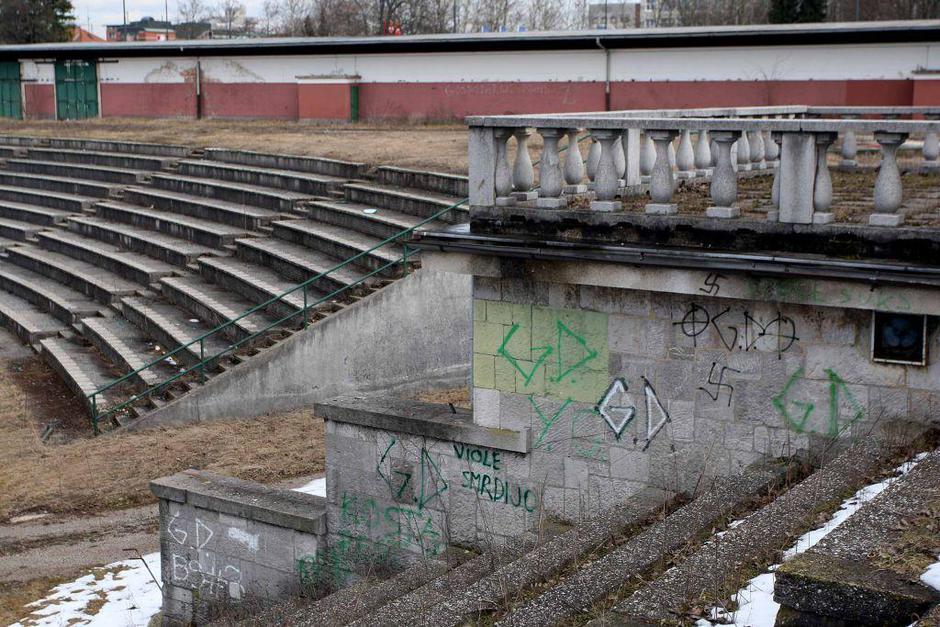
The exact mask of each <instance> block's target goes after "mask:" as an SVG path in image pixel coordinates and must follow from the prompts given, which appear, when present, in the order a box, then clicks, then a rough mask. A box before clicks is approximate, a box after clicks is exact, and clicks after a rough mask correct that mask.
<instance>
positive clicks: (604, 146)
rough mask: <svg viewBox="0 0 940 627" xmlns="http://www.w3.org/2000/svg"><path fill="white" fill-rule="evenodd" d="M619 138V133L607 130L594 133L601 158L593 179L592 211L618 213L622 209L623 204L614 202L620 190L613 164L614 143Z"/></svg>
mask: <svg viewBox="0 0 940 627" xmlns="http://www.w3.org/2000/svg"><path fill="white" fill-rule="evenodd" d="M619 136H620V132H619V131H613V130H608V129H601V130H597V131H594V137H595V138H597V140H598V142H600V145H601V156H600V159H599V160H598V163H597V173H596V175H595V177H594V194H595V197H596V200H593V201H591V209H592V210H593V211H620V210H621V209H623V204H622V203H621V202H620V201H618V200H616V198H617V192H618V191H619V189H620V177H619V176H618V174H617V166H616V164H615V163H614V141H616V140H617V138H618V137H619Z"/></svg>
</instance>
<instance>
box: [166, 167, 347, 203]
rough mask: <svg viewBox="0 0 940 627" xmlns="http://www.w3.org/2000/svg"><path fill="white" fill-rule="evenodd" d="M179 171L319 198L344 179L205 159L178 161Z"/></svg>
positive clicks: (190, 174)
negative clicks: (317, 196) (318, 196)
mask: <svg viewBox="0 0 940 627" xmlns="http://www.w3.org/2000/svg"><path fill="white" fill-rule="evenodd" d="M179 172H180V174H182V175H184V176H191V177H197V178H204V179H217V180H220V181H231V182H233V183H241V184H245V185H253V186H258V187H274V188H277V189H279V190H290V191H293V192H297V193H300V194H309V195H320V196H324V195H326V194H329V193H330V191H331V190H334V189H339V188H340V187H341V186H342V185H343V183H345V182H346V179H344V178H338V177H335V176H327V175H324V174H310V173H306V172H297V171H292V170H275V169H270V168H258V167H253V166H249V165H242V164H231V163H220V162H218V161H208V160H198V161H197V160H184V161H180V162H179Z"/></svg>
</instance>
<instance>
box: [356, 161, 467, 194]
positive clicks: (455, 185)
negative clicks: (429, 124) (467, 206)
mask: <svg viewBox="0 0 940 627" xmlns="http://www.w3.org/2000/svg"><path fill="white" fill-rule="evenodd" d="M375 180H376V181H377V182H378V183H381V184H382V185H390V186H392V187H410V188H412V189H422V190H425V191H429V192H435V193H438V194H446V195H447V196H452V197H454V198H466V197H467V196H469V195H470V191H469V188H470V180H469V178H468V177H467V176H462V175H460V174H448V173H446V172H426V171H423V170H412V169H410V168H399V167H396V166H390V165H383V166H379V167H378V168H376V169H375Z"/></svg>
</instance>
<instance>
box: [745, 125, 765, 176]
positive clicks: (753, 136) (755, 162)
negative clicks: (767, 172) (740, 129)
mask: <svg viewBox="0 0 940 627" xmlns="http://www.w3.org/2000/svg"><path fill="white" fill-rule="evenodd" d="M747 145H748V148H750V152H749V154H748V157H749V159H750V162H751V169H752V170H762V169H763V168H765V167H767V166H765V165H764V137H763V136H762V135H761V133H760V131H759V130H758V129H754V130H753V131H748V132H747Z"/></svg>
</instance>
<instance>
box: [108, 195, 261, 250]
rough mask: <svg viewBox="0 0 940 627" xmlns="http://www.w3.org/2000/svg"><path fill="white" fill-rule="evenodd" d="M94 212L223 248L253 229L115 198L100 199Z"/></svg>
mask: <svg viewBox="0 0 940 627" xmlns="http://www.w3.org/2000/svg"><path fill="white" fill-rule="evenodd" d="M95 215H97V216H98V217H100V218H104V219H106V220H113V221H115V222H123V223H124V224H131V225H133V226H138V227H142V228H145V229H151V230H153V231H159V232H161V233H165V234H167V235H172V236H174V237H180V238H182V239H185V240H189V241H191V242H194V243H197V244H202V245H204V246H211V247H212V248H224V247H225V246H228V245H230V244H232V243H234V242H235V240H236V239H238V238H239V237H244V236H245V235H247V234H249V233H250V231H246V230H244V229H241V228H239V227H236V226H230V225H228V224H220V223H218V222H210V221H209V220H203V219H200V218H191V217H188V216H181V215H179V214H175V213H168V212H166V211H159V210H155V209H148V208H144V207H139V206H137V205H131V204H128V203H126V202H120V201H116V200H109V201H105V202H101V203H99V204H98V205H97V206H96V207H95Z"/></svg>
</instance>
